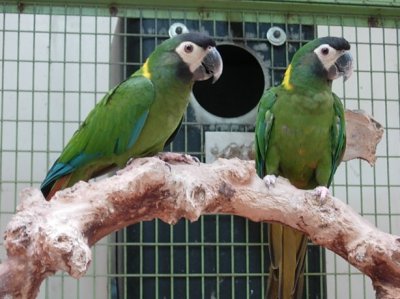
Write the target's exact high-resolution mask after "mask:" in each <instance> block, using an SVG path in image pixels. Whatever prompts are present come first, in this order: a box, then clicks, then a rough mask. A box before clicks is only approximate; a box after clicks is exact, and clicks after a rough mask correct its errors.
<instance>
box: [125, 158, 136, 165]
mask: <svg viewBox="0 0 400 299" xmlns="http://www.w3.org/2000/svg"><path fill="white" fill-rule="evenodd" d="M133 160H135V158H133V157H132V158H129V160H128V162H126V165H131V163H132V162H133Z"/></svg>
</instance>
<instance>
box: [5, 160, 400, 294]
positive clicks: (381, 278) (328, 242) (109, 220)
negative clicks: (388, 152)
mask: <svg viewBox="0 0 400 299" xmlns="http://www.w3.org/2000/svg"><path fill="white" fill-rule="evenodd" d="M22 197H23V200H22V202H21V204H20V205H19V207H18V213H17V214H16V215H15V216H14V218H13V219H12V221H11V222H10V223H9V224H8V227H7V231H6V233H5V247H6V249H7V253H8V258H9V259H8V260H7V261H6V262H5V263H3V264H2V265H1V267H0V281H1V283H0V294H1V295H3V296H4V295H5V294H11V295H12V296H14V297H16V298H33V297H35V295H36V294H37V292H38V290H39V286H40V283H41V282H42V281H43V280H44V279H45V278H46V277H47V276H49V275H52V274H53V273H55V272H56V271H58V270H63V271H67V272H68V273H69V274H70V275H71V276H73V277H76V278H79V277H81V276H82V275H84V274H85V271H86V270H87V268H88V266H89V264H90V260H91V253H90V246H92V245H93V244H95V243H96V242H97V241H98V240H100V239H101V238H103V237H104V236H106V235H108V234H109V233H111V232H113V231H116V230H118V229H120V228H123V227H125V226H127V225H129V224H133V223H137V222H140V221H146V220H151V219H154V218H159V219H161V220H163V221H165V222H167V223H171V224H173V223H176V222H177V221H178V220H179V219H181V218H187V219H189V220H191V221H196V220H197V219H198V217H199V216H200V215H203V214H233V215H238V216H242V217H246V218H249V219H251V220H253V221H275V222H280V223H284V224H286V225H289V226H291V227H293V228H295V229H297V230H300V231H302V232H304V233H305V234H307V235H308V236H309V237H310V238H311V240H312V241H313V242H314V243H316V244H319V245H321V246H324V247H326V248H328V249H330V250H332V251H334V252H335V253H337V254H339V255H340V256H342V257H343V258H344V259H346V260H348V261H349V263H351V264H352V265H353V266H355V267H357V268H358V269H359V270H360V271H362V272H364V273H365V274H367V275H368V276H369V277H370V278H371V279H372V283H373V285H374V287H375V289H376V291H377V295H378V297H379V298H398V295H399V294H400V238H399V237H398V236H394V235H390V234H387V233H384V232H382V231H379V230H378V229H377V228H375V227H374V226H372V225H371V224H370V223H368V222H367V221H366V220H364V219H363V218H362V217H360V216H359V215H358V214H357V213H356V212H354V211H353V210H352V209H351V208H350V207H349V206H347V205H346V204H344V203H343V202H342V201H341V200H339V199H337V198H333V197H329V198H328V199H327V200H326V202H325V203H323V204H321V202H320V201H319V199H317V198H316V197H315V196H314V195H313V194H312V192H311V191H304V190H298V189H296V188H294V187H293V186H292V185H290V184H289V183H288V182H287V181H286V180H285V179H278V181H277V184H276V186H275V188H271V189H267V188H266V187H265V185H264V183H263V181H262V180H261V179H260V178H259V177H258V176H257V175H256V172H255V169H254V163H253V162H252V161H241V160H238V159H232V160H225V159H220V160H218V161H217V162H215V163H213V164H200V163H194V164H191V165H189V164H186V163H177V164H171V163H166V162H164V161H162V160H160V159H158V158H142V159H137V160H134V161H133V162H132V164H131V165H129V166H128V167H127V168H126V169H124V170H122V171H120V172H119V173H118V175H115V176H113V177H111V178H107V179H104V180H102V181H100V182H91V183H84V182H81V183H78V184H77V185H75V186H74V187H72V188H69V189H66V190H63V191H60V192H58V193H57V194H56V195H55V198H53V200H52V201H50V202H47V201H45V200H44V199H43V197H42V195H41V193H40V192H39V191H38V190H36V189H27V190H24V192H23V194H22ZM18 281H20V282H23V284H18V283H17V282H18ZM21 286H23V288H21Z"/></svg>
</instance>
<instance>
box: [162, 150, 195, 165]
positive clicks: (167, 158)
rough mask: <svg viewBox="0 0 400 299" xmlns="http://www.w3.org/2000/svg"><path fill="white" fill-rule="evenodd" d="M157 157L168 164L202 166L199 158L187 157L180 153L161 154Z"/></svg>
mask: <svg viewBox="0 0 400 299" xmlns="http://www.w3.org/2000/svg"><path fill="white" fill-rule="evenodd" d="M157 157H158V158H159V159H160V160H162V161H164V162H166V163H171V162H172V163H171V164H174V163H186V164H200V160H199V159H198V158H197V157H194V156H191V155H186V154H179V153H171V152H165V153H159V154H158V155H157Z"/></svg>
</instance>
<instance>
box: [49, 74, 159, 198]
mask: <svg viewBox="0 0 400 299" xmlns="http://www.w3.org/2000/svg"><path fill="white" fill-rule="evenodd" d="M154 99H155V92H154V88H153V84H152V83H151V81H150V80H148V79H147V78H145V77H143V76H137V75H133V76H131V77H130V78H129V79H127V80H125V81H124V82H122V83H120V84H119V85H118V86H117V87H115V88H114V89H112V90H111V91H109V92H108V94H106V95H105V96H104V98H103V99H102V100H101V101H100V102H99V103H98V104H97V105H96V107H95V108H94V109H93V110H92V111H91V112H90V113H89V115H88V116H87V118H86V120H85V121H84V122H83V123H82V125H81V126H80V128H79V129H78V130H77V131H76V132H75V134H74V135H73V137H72V138H71V140H70V141H69V143H68V144H67V146H66V147H65V149H64V150H63V152H62V153H61V155H60V157H59V158H58V160H57V161H56V162H55V163H54V165H53V166H52V168H51V169H50V170H49V172H48V174H47V176H46V178H45V180H44V181H43V183H42V185H41V189H42V192H43V194H45V195H46V194H47V193H48V192H49V191H50V189H51V188H52V186H53V184H54V183H55V182H56V181H57V180H58V179H60V178H61V177H64V176H66V175H68V174H70V173H73V175H72V177H70V178H69V179H68V181H66V182H65V184H64V185H67V186H70V185H72V184H73V183H75V182H76V181H78V180H88V179H90V178H91V177H93V176H94V174H100V173H101V172H102V171H103V170H105V169H109V168H110V167H112V166H121V164H123V163H125V162H126V160H127V159H128V158H129V150H130V149H131V148H132V147H133V146H134V144H135V143H136V141H137V139H138V138H139V136H140V132H141V130H142V129H143V126H144V125H145V122H146V119H147V115H148V113H149V109H150V106H151V104H152V103H153V101H154ZM116 116H118V117H116ZM93 161H95V163H94V162H93ZM62 187H66V186H62Z"/></svg>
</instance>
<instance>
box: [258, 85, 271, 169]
mask: <svg viewBox="0 0 400 299" xmlns="http://www.w3.org/2000/svg"><path fill="white" fill-rule="evenodd" d="M275 102H276V93H275V88H271V89H269V90H267V91H266V92H265V93H264V95H263V96H262V98H261V100H260V103H259V106H258V113H257V120H256V129H255V130H256V139H255V148H256V168H257V173H258V175H259V176H260V177H264V176H265V175H266V169H265V165H266V155H267V149H268V141H269V137H270V134H271V131H272V127H273V124H274V115H273V113H272V112H271V108H272V107H273V105H274V104H275Z"/></svg>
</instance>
